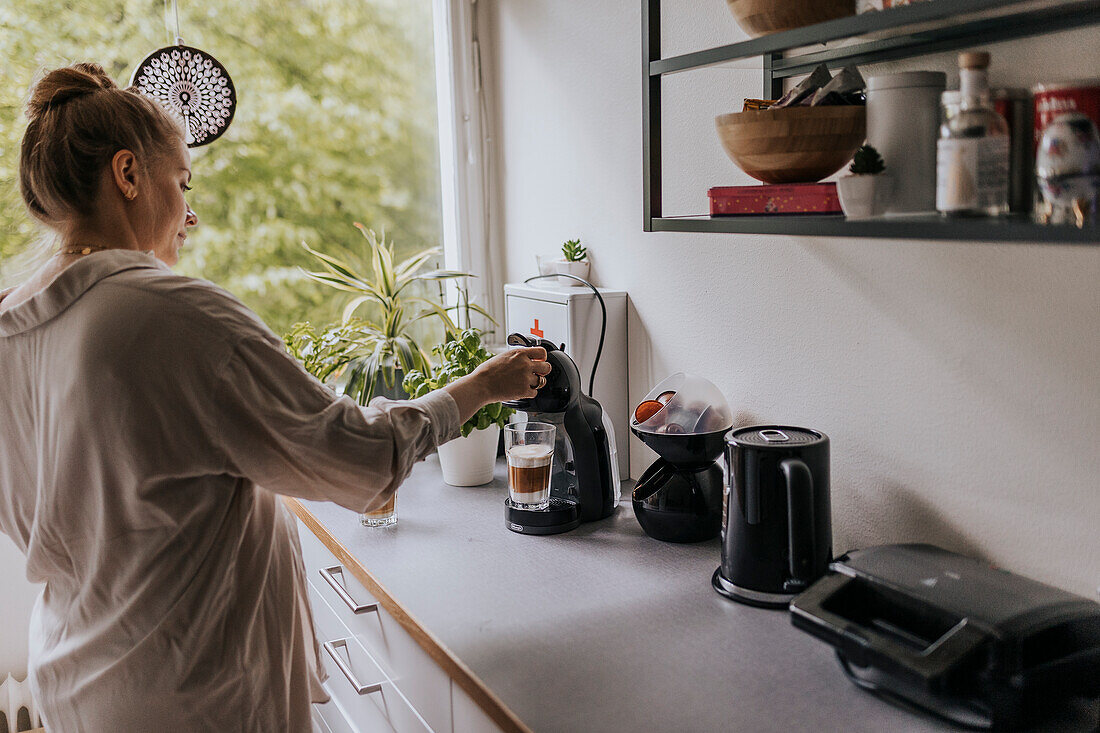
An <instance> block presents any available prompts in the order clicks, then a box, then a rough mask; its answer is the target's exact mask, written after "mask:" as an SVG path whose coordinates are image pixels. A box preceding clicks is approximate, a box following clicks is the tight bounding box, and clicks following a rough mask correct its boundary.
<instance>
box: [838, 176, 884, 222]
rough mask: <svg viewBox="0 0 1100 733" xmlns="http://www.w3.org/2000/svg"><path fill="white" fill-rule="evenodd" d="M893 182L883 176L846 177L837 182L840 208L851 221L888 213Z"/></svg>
mask: <svg viewBox="0 0 1100 733" xmlns="http://www.w3.org/2000/svg"><path fill="white" fill-rule="evenodd" d="M891 183H893V181H892V180H891V179H890V178H887V177H886V176H884V175H882V174H874V175H871V174H868V173H864V174H861V175H854V176H844V177H843V178H838V179H837V182H836V193H837V196H839V197H840V208H841V209H843V210H844V215H845V216H846V217H848V218H849V219H868V218H870V217H872V216H879V215H881V214H883V213H884V212H885V211H886V207H887V205H888V204H889V203H890V193H891V192H892V190H893V186H892V185H891Z"/></svg>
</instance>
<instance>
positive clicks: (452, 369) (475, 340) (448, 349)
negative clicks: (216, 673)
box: [403, 328, 515, 437]
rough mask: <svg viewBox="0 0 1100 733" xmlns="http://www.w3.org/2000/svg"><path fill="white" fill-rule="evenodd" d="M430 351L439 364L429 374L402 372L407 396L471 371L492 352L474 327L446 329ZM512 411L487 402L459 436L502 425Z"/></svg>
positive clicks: (443, 383)
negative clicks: (439, 342)
mask: <svg viewBox="0 0 1100 733" xmlns="http://www.w3.org/2000/svg"><path fill="white" fill-rule="evenodd" d="M432 353H433V354H435V355H436V356H437V357H438V359H439V364H438V366H434V367H432V368H431V369H430V370H429V371H428V373H425V372H423V371H421V370H414V371H411V372H409V373H408V374H406V375H405V381H404V383H403V386H404V388H405V391H406V392H408V393H409V396H410V397H413V398H416V397H422V396H424V395H426V394H428V393H429V392H432V391H434V390H437V389H439V388H441V387H443V386H445V385H448V384H450V383H451V382H453V381H455V380H456V379H460V378H461V377H464V376H466V375H467V374H469V373H470V372H472V371H474V370H475V369H477V367H478V366H479V365H480V364H481V363H482V362H485V361H488V360H489V359H490V358H491V357H492V354H490V353H489V352H488V351H487V350H486V349H485V347H484V346H482V344H481V331H479V330H478V329H476V328H467V329H465V330H463V331H461V332H459V331H451V332H449V333H448V334H447V338H446V340H445V341H444V342H443V343H441V344H439V345H438V346H436V347H435V348H433V349H432ZM514 413H515V410H513V409H512V408H510V407H505V406H504V405H502V404H501V403H499V402H494V403H492V404H490V405H486V406H485V407H482V408H481V409H480V410H478V411H477V412H476V413H474V416H473V417H471V418H470V419H469V420H467V421H466V422H465V423H463V425H462V437H466V436H468V435H469V434H470V433H472V432H474V431H475V430H485V429H486V428H488V427H491V426H492V425H499V426H500V427H502V428H503V427H504V426H505V425H507V424H508V418H510V417H511V416H512V415H513V414H514Z"/></svg>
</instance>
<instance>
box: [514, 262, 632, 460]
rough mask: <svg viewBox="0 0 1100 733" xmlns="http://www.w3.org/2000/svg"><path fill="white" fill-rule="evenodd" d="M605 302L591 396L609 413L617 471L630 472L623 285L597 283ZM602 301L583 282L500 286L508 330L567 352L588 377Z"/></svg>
mask: <svg viewBox="0 0 1100 733" xmlns="http://www.w3.org/2000/svg"><path fill="white" fill-rule="evenodd" d="M598 290H599V292H600V296H601V297H602V298H603V301H604V305H605V306H606V308H607V331H606V333H605V334H604V344H603V353H602V354H601V355H600V363H599V364H598V365H597V367H596V381H595V384H594V387H593V390H592V392H593V393H592V396H593V397H594V398H595V399H596V401H597V402H599V403H600V406H601V407H603V410H604V412H605V413H607V414H608V415H609V416H610V417H611V423H612V425H613V426H614V427H615V445H616V450H617V451H618V453H619V476H620V477H622V478H623V479H626V478H627V477H629V476H630V455H629V450H630V448H629V443H630V441H629V438H630V427H629V423H628V420H629V417H630V406H629V404H628V403H627V364H626V304H627V296H626V291H625V290H605V289H604V288H598ZM601 320H602V319H601V315H600V304H599V301H597V300H596V295H595V293H593V292H592V291H591V290H589V289H588V288H587V287H584V286H579V287H555V286H543V285H534V284H532V285H521V284H512V283H510V284H507V285H505V286H504V322H505V330H506V332H507V333H506V334H505V336H507V335H508V334H511V333H522V334H523V335H525V336H533V337H536V338H544V339H547V340H548V341H551V342H553V343H554V344H555V345H557V346H559V347H561V349H562V350H563V351H564V352H565V353H567V354H569V356H571V357H572V358H573V361H574V362H576V364H577V369H578V370H579V371H580V374H581V386H582V387H583V389H584V390H585V393H586V394H587V393H588V382H589V378H590V376H591V374H592V366H593V362H594V361H595V359H596V348H597V347H598V346H599V343H600V322H601Z"/></svg>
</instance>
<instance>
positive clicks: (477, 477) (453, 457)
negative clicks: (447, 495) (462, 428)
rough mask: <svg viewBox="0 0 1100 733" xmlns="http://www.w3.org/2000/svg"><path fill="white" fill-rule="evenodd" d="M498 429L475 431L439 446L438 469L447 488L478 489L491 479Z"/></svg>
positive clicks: (495, 457)
mask: <svg viewBox="0 0 1100 733" xmlns="http://www.w3.org/2000/svg"><path fill="white" fill-rule="evenodd" d="M499 440H500V426H499V425H492V426H490V427H488V428H486V429H484V430H475V431H474V432H472V433H470V434H469V435H467V436H466V437H465V438H455V439H454V440H452V441H450V442H448V443H444V444H443V445H441V446H439V467H440V468H442V469H443V480H444V481H445V482H446V483H448V484H450V485H451V486H481V485H482V484H487V483H489V482H490V481H492V480H493V468H494V467H495V466H496V461H497V442H498V441H499Z"/></svg>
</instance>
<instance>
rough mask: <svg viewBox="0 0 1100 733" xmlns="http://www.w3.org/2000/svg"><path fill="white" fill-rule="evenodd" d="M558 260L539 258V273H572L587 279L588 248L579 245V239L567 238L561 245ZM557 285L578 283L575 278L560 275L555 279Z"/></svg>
mask: <svg viewBox="0 0 1100 733" xmlns="http://www.w3.org/2000/svg"><path fill="white" fill-rule="evenodd" d="M561 256H562V258H561V259H560V260H541V259H540V260H539V274H541V275H553V274H555V273H558V274H561V275H572V276H574V277H579V278H582V279H584V280H588V279H589V277H588V271H589V261H588V248H586V247H582V246H581V240H579V239H569V240H566V242H565V243H564V244H563V245H562V246H561ZM557 282H558V284H559V285H570V286H574V285H580V283H578V282H577V281H576V280H570V279H569V278H567V277H561V278H558V280H557Z"/></svg>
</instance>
